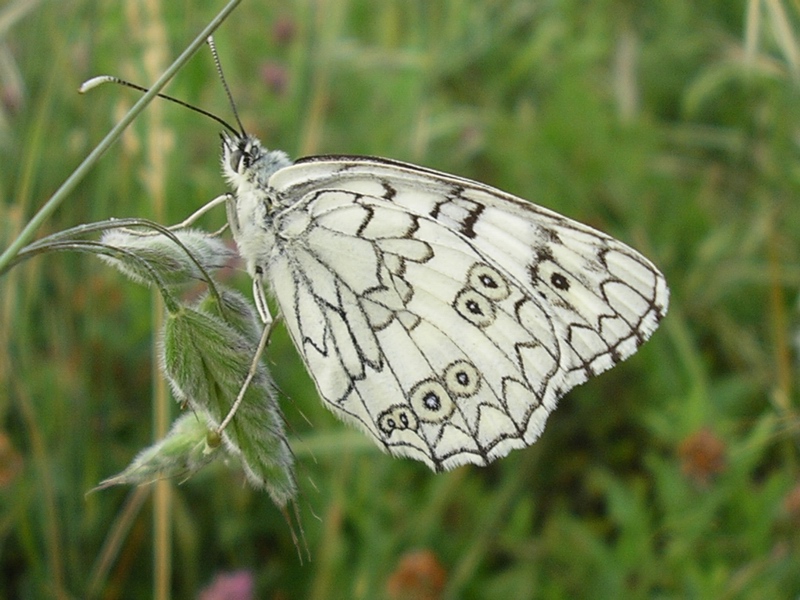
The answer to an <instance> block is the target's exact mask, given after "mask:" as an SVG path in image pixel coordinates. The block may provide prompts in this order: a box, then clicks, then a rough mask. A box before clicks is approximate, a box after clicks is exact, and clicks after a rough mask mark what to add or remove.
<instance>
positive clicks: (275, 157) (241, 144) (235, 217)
mask: <svg viewBox="0 0 800 600" xmlns="http://www.w3.org/2000/svg"><path fill="white" fill-rule="evenodd" d="M291 164H292V161H291V160H290V159H289V157H288V156H287V155H286V154H285V153H284V152H281V151H280V150H266V149H265V148H264V147H263V146H262V145H261V142H260V141H259V140H258V139H257V138H255V137H253V136H250V135H242V136H236V137H232V136H230V135H228V134H225V133H223V134H222V173H223V175H224V176H225V179H226V180H227V181H228V184H229V185H230V186H231V189H232V191H233V198H232V199H231V201H230V202H229V203H228V223H229V224H230V227H231V232H232V233H233V237H234V239H235V240H236V243H237V245H238V247H239V254H240V255H241V256H242V258H244V260H245V261H246V263H247V270H248V272H250V274H251V275H253V274H254V271H255V267H256V266H258V265H264V264H266V263H267V262H268V260H269V255H270V251H271V249H272V247H273V246H274V241H275V234H274V231H273V228H272V227H271V224H272V215H273V213H274V212H275V210H276V209H277V208H279V206H278V199H277V196H276V193H275V191H274V190H273V189H272V188H271V187H270V185H269V178H270V177H271V176H272V174H273V173H275V172H276V171H278V170H279V169H282V168H284V167H288V166H289V165H291Z"/></svg>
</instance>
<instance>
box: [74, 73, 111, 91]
mask: <svg viewBox="0 0 800 600" xmlns="http://www.w3.org/2000/svg"><path fill="white" fill-rule="evenodd" d="M111 81H114V77H112V76H111V75H98V76H97V77H92V78H91V79H87V80H86V81H84V82H83V83H82V84H81V86H80V87H79V88H78V93H79V94H85V93H86V92H88V91H89V90H91V89H94V88H96V87H97V86H99V85H102V84H104V83H109V82H111Z"/></svg>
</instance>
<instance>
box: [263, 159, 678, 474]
mask: <svg viewBox="0 0 800 600" xmlns="http://www.w3.org/2000/svg"><path fill="white" fill-rule="evenodd" d="M269 186H270V188H271V189H272V190H274V193H275V194H276V196H277V198H278V199H279V201H280V204H282V205H283V206H286V207H287V208H285V209H284V210H282V211H280V212H279V213H277V214H276V215H275V217H274V222H273V227H274V231H275V233H276V244H275V247H274V249H273V257H272V259H271V260H270V263H269V265H268V266H267V276H268V278H269V280H270V284H271V288H272V290H273V292H274V293H275V295H276V297H277V300H278V303H279V305H280V308H281V310H282V312H283V313H284V316H285V319H286V323H287V326H288V329H289V332H290V334H291V336H292V338H293V340H294V342H295V344H296V346H297V348H298V349H299V350H300V353H301V355H302V357H303V359H304V361H305V362H306V365H307V366H308V369H309V371H310V373H311V375H312V377H313V379H314V381H315V382H316V385H317V388H318V390H319V392H320V395H321V396H322V398H323V400H324V401H325V403H326V404H327V405H328V406H329V407H330V408H331V410H333V412H334V413H335V414H337V415H339V416H340V417H342V418H344V419H346V420H349V421H352V422H355V423H356V424H358V425H359V426H360V427H361V428H362V429H364V430H365V431H367V432H368V433H369V434H370V435H371V436H372V437H373V438H374V439H375V440H376V441H377V442H378V443H379V445H380V446H382V447H384V448H385V449H387V450H388V451H389V452H390V453H392V454H395V455H401V456H409V457H411V458H415V459H417V460H421V461H423V462H425V463H426V464H428V465H429V466H430V467H431V468H432V469H434V470H445V469H450V468H453V467H455V466H458V465H461V464H465V463H476V464H488V463H489V462H491V461H492V460H494V459H496V458H499V457H501V456H505V455H506V454H508V452H509V451H510V450H511V449H513V448H520V447H523V446H526V445H529V444H531V443H533V442H534V441H535V440H536V439H537V438H538V437H539V435H540V434H541V432H542V429H543V428H544V423H545V421H546V419H547V416H548V415H549V413H550V412H551V411H552V410H553V409H554V408H555V406H556V402H557V400H558V398H560V397H561V396H562V395H563V394H564V393H566V391H568V390H569V389H571V388H572V387H574V386H576V385H578V384H580V383H583V382H584V381H586V379H588V378H589V377H590V376H592V375H595V374H598V373H600V372H602V371H604V370H606V369H608V368H610V367H612V366H613V365H614V364H616V363H618V362H619V361H621V360H624V359H625V358H627V357H628V356H630V355H631V354H633V353H634V352H635V351H636V349H637V348H638V347H639V346H640V345H641V344H642V343H643V342H644V340H646V339H647V338H648V337H649V336H650V334H651V333H652V332H653V331H654V330H655V328H656V327H657V325H658V322H659V320H660V319H661V317H662V316H663V315H664V314H665V313H666V309H667V303H668V290H667V287H666V283H665V281H664V278H663V276H662V275H661V273H660V272H659V271H658V269H656V267H655V266H654V265H653V264H652V263H651V262H650V261H648V260H647V259H646V258H644V257H643V256H642V255H641V254H639V253H638V252H636V251H635V250H632V249H631V248H629V247H628V246H626V245H624V244H622V243H621V242H619V241H617V240H615V239H613V238H611V237H609V236H607V235H605V234H603V233H600V232H598V231H595V230H594V229H592V228H590V227H587V226H585V225H582V224H580V223H577V222H575V221H572V220H570V219H567V218H566V217H563V216H561V215H558V214H557V213H554V212H552V211H549V210H546V209H543V208H541V207H538V206H535V205H533V204H530V203H528V202H525V201H524V200H521V199H519V198H516V197H514V196H511V195H509V194H506V193H504V192H501V191H499V190H496V189H493V188H491V187H489V186H485V185H483V184H480V183H477V182H473V181H470V180H467V179H462V178H458V177H455V176H451V175H446V174H443V173H439V172H437V171H432V170H429V169H424V168H421V167H416V166H414V165H408V164H404V163H399V162H394V161H388V160H384V159H372V158H363V157H313V158H310V159H303V160H301V161H298V162H297V163H295V164H294V165H292V166H289V167H285V168H283V169H280V170H279V171H277V172H276V173H275V174H274V175H273V176H272V177H271V178H270V180H269Z"/></svg>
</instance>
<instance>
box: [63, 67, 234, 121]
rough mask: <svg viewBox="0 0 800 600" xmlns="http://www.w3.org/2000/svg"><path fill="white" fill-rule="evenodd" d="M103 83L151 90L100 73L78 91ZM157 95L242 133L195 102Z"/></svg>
mask: <svg viewBox="0 0 800 600" xmlns="http://www.w3.org/2000/svg"><path fill="white" fill-rule="evenodd" d="M103 83H117V84H119V85H124V86H125V87H129V88H132V89H134V90H137V91H139V92H143V93H147V92H149V91H150V90H148V89H147V88H146V87H142V86H141V85H136V84H135V83H131V82H130V81H126V80H125V79H120V78H119V77H114V76H113V75H99V76H98V77H92V78H91V79H89V80H88V81H84V82H83V83H82V84H81V87H79V88H78V92H79V93H81V94H85V93H86V92H88V91H89V90H91V89H93V88H96V87H97V86H99V85H101V84H103ZM156 96H158V97H159V98H163V99H164V100H169V101H170V102H174V103H175V104H179V105H181V106H183V107H185V108H188V109H189V110H193V111H194V112H196V113H200V114H201V115H204V116H206V117H208V118H209V119H213V120H214V121H216V122H217V123H219V124H220V125H222V126H223V127H224V128H225V129H227V130H228V131H230V132H231V133H233V134H236V135H241V134H240V133H239V132H238V131H236V129H235V128H234V127H233V126H231V125H229V124H228V123H226V122H225V121H224V120H223V119H221V118H220V117H218V116H217V115H215V114H214V113H210V112H208V111H207V110H203V109H202V108H199V107H197V106H194V105H193V104H189V103H188V102H184V101H183V100H179V99H178V98H175V97H174V96H168V95H167V94H156ZM236 120H237V121H238V120H239V117H236Z"/></svg>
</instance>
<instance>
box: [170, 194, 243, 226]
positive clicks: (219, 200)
mask: <svg viewBox="0 0 800 600" xmlns="http://www.w3.org/2000/svg"><path fill="white" fill-rule="evenodd" d="M229 196H230V194H223V195H222V196H217V197H216V198H214V199H213V200H211V201H210V202H207V203H206V204H204V205H203V206H201V207H200V208H198V209H197V210H196V211H194V212H193V213H192V214H191V215H189V216H188V217H187V218H186V219H184V220H183V221H181V222H180V223H177V224H175V225H173V226H171V227H170V228H169V229H170V230H175V229H184V228H186V227H189V226H190V225H192V224H193V223H194V222H195V221H197V219H199V218H200V217H202V216H203V215H204V214H206V213H207V212H208V211H210V210H211V209H212V208H216V207H217V206H219V205H220V204H222V203H223V202H227V201H228V197H229Z"/></svg>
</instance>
